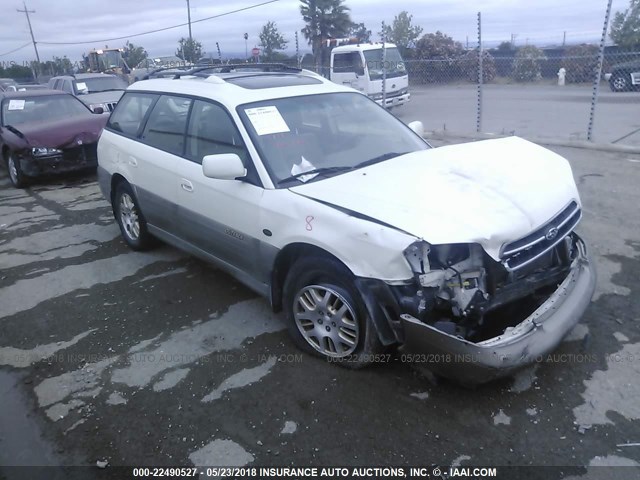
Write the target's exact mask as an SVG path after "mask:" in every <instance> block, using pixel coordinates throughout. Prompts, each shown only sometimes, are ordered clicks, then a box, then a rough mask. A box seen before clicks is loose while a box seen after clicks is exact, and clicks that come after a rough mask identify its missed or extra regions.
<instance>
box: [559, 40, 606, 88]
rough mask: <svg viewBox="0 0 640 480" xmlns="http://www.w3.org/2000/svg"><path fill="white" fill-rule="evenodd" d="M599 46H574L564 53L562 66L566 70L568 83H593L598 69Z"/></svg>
mask: <svg viewBox="0 0 640 480" xmlns="http://www.w3.org/2000/svg"><path fill="white" fill-rule="evenodd" d="M598 50H599V49H598V46H597V45H588V44H586V43H583V44H582V45H574V46H572V47H569V48H567V49H566V50H565V51H564V55H563V57H562V63H561V66H562V67H563V68H564V69H565V70H566V75H567V82H569V83H578V82H592V81H593V79H594V77H595V74H596V70H597V68H598Z"/></svg>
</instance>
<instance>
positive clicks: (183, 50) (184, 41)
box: [176, 37, 202, 63]
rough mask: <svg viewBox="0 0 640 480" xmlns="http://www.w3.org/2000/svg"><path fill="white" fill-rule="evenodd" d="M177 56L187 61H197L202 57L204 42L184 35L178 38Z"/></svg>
mask: <svg viewBox="0 0 640 480" xmlns="http://www.w3.org/2000/svg"><path fill="white" fill-rule="evenodd" d="M176 57H180V58H182V59H183V60H184V61H185V62H191V63H195V62H197V61H198V60H199V59H200V57H202V44H201V43H200V42H198V41H197V40H193V39H191V40H190V39H188V38H184V37H183V38H181V39H180V40H178V50H176Z"/></svg>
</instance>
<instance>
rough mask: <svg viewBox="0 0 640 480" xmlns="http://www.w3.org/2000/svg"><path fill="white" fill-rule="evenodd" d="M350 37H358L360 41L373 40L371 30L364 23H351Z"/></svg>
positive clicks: (367, 41)
mask: <svg viewBox="0 0 640 480" xmlns="http://www.w3.org/2000/svg"><path fill="white" fill-rule="evenodd" d="M349 38H356V39H358V42H360V43H369V42H370V41H371V30H368V29H367V26H366V25H365V24H364V23H351V27H350V28H349Z"/></svg>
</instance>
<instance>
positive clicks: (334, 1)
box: [300, 0, 351, 65]
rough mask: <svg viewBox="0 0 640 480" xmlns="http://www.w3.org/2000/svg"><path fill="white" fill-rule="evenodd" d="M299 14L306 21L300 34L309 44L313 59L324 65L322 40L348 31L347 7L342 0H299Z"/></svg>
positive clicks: (349, 18)
mask: <svg viewBox="0 0 640 480" xmlns="http://www.w3.org/2000/svg"><path fill="white" fill-rule="evenodd" d="M300 14H301V15H302V19H303V20H304V22H305V23H306V26H305V27H304V28H303V29H302V34H303V35H304V37H305V38H306V39H307V41H308V42H309V45H311V50H312V52H313V57H314V60H315V62H316V64H321V65H324V63H325V62H324V60H325V58H324V57H325V56H326V55H325V49H323V48H322V40H326V39H329V38H342V37H345V36H346V35H347V34H348V33H349V29H350V27H351V17H350V16H349V7H347V6H346V5H344V0H300Z"/></svg>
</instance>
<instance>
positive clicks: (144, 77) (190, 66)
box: [142, 65, 193, 80]
mask: <svg viewBox="0 0 640 480" xmlns="http://www.w3.org/2000/svg"><path fill="white" fill-rule="evenodd" d="M192 68H193V66H192V65H189V66H186V65H185V66H181V65H177V66H173V67H158V68H153V69H152V70H151V71H150V72H148V73H146V74H145V75H144V76H143V77H142V79H143V80H149V79H150V78H151V75H155V74H157V73H161V72H165V71H167V70H185V69H192ZM186 72H187V70H185V73H186Z"/></svg>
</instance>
